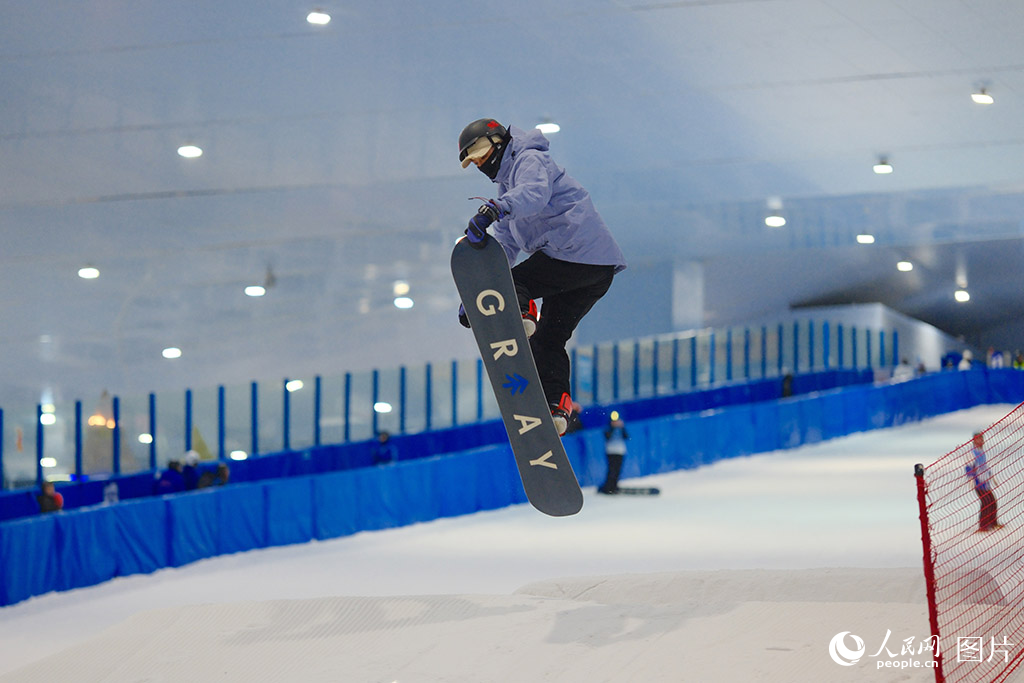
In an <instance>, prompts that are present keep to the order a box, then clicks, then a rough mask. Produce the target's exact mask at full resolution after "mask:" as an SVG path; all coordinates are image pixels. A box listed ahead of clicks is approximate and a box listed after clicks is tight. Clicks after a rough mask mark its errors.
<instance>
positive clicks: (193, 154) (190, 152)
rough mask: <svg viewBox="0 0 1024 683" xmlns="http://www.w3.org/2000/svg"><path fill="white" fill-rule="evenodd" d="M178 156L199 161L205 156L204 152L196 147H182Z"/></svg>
mask: <svg viewBox="0 0 1024 683" xmlns="http://www.w3.org/2000/svg"><path fill="white" fill-rule="evenodd" d="M178 156H180V157H184V158H185V159H198V158H199V157H201V156H203V150H202V148H201V147H196V146H195V145H182V146H181V147H179V148H178Z"/></svg>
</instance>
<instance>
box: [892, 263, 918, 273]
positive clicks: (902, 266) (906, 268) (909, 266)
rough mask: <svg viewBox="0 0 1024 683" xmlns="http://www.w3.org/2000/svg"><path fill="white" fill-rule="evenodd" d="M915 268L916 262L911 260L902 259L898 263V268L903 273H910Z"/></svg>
mask: <svg viewBox="0 0 1024 683" xmlns="http://www.w3.org/2000/svg"><path fill="white" fill-rule="evenodd" d="M913 269H914V264H913V263H911V262H910V261H900V262H899V263H897V264H896V270H898V271H900V272H902V273H909V272H910V271H912V270H913Z"/></svg>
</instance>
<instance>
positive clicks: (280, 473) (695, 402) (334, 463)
mask: <svg viewBox="0 0 1024 683" xmlns="http://www.w3.org/2000/svg"><path fill="white" fill-rule="evenodd" d="M872 379H873V372H872V371H870V370H830V371H827V372H817V373H809V374H804V375H796V376H795V377H793V378H792V384H791V391H792V392H793V393H794V394H803V393H808V392H811V391H820V390H823V389H831V388H834V387H837V386H845V385H848V384H857V383H864V382H871V381H872ZM782 390H783V387H782V383H781V382H780V381H779V379H778V378H771V379H761V380H753V381H750V382H743V383H735V384H729V385H723V386H718V387H714V388H710V389H705V390H699V391H692V392H688V393H684V394H674V395H670V396H656V397H651V398H643V399H636V400H634V401H633V402H632V405H633V406H634V410H641V411H642V412H643V414H644V415H646V416H647V417H655V416H659V415H669V414H674V413H687V412H699V411H703V410H710V409H714V408H721V407H723V406H727V405H736V404H741V403H750V402H756V401H768V400H773V399H777V398H779V397H780V396H781V395H782ZM604 420H605V412H604V411H603V409H602V408H601V406H595V407H591V408H590V409H588V410H585V411H584V412H583V413H582V414H581V421H582V423H583V425H584V426H598V425H599V424H603V422H604ZM506 438H507V437H506V435H505V428H504V426H503V425H502V423H501V421H500V420H497V419H495V420H489V421H484V422H477V423H475V424H469V425H465V426H458V427H448V428H447V429H439V430H434V431H429V432H420V433H418V434H406V435H399V436H396V437H394V439H393V440H392V443H393V444H394V446H395V448H396V450H397V452H398V457H399V458H400V459H402V460H411V459H415V458H421V457H426V456H429V455H433V454H437V453H454V452H457V451H464V450H467V449H470V448H476V447H479V446H485V445H489V444H495V443H503V442H504V441H505V439H506ZM374 444H375V442H371V441H360V442H350V443H341V444H331V445H324V446H313V447H310V448H306V449H302V450H298V451H283V452H278V453H270V454H265V455H262V456H260V457H258V458H249V459H246V460H243V461H238V462H235V463H232V467H231V470H232V475H231V478H232V480H233V481H236V482H238V481H259V480H263V479H274V478H281V477H294V476H300V475H307V474H319V473H324V472H334V471H339V470H348V469H355V468H359V467H367V466H369V465H370V464H372V455H373V453H372V450H373V446H374ZM216 464H217V463H216V462H214V463H204V464H201V465H200V471H201V472H200V473H202V472H203V471H208V470H212V469H214V468H215V467H216ZM153 475H154V472H151V471H144V472H141V473H135V474H122V475H111V476H109V477H105V478H102V479H94V480H86V481H75V482H68V483H58V485H57V490H58V491H59V492H60V493H61V495H63V496H64V508H65V509H66V510H70V509H74V508H77V507H83V506H86V505H94V504H96V503H99V502H100V501H102V500H103V491H104V487H105V486H106V485H107V484H109V483H111V482H114V483H115V484H116V485H117V487H118V494H119V498H120V499H122V500H124V499H133V498H142V497H147V496H151V495H153V494H154V479H153ZM36 493H37V489H35V488H32V489H18V490H14V491H3V492H0V520H5V519H13V518H16V517H27V516H30V515H34V514H37V513H38V511H39V508H38V506H37V504H36V500H35V494H36Z"/></svg>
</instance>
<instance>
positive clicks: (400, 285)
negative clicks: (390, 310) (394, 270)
mask: <svg viewBox="0 0 1024 683" xmlns="http://www.w3.org/2000/svg"><path fill="white" fill-rule="evenodd" d="M391 291H392V292H393V293H394V295H395V296H405V295H406V294H408V293H409V283H408V282H406V281H405V280H395V284H394V285H392V287H391Z"/></svg>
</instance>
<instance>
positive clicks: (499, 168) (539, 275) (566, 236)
mask: <svg viewBox="0 0 1024 683" xmlns="http://www.w3.org/2000/svg"><path fill="white" fill-rule="evenodd" d="M548 146H549V143H548V140H547V138H545V137H544V134H543V133H541V132H540V131H539V130H532V131H529V132H527V131H525V130H522V129H520V128H517V127H515V126H509V127H508V128H506V127H505V126H503V125H502V124H500V123H498V122H497V121H495V120H494V119H478V120H476V121H474V122H472V123H470V124H469V125H468V126H466V128H465V129H464V130H463V131H462V134H461V135H460V136H459V161H461V162H462V167H463V168H467V167H468V166H469V165H470V164H476V166H477V168H478V169H480V171H481V172H482V173H483V174H484V175H486V176H487V177H488V178H490V179H491V181H492V182H494V183H496V184H497V185H498V196H497V198H496V199H485V200H483V201H484V204H483V206H481V207H480V208H479V210H478V211H477V213H476V214H475V215H474V216H473V218H471V219H470V221H469V227H468V228H467V229H466V235H467V238H468V239H469V241H470V242H471V243H473V244H474V245H480V246H482V245H483V244H484V243H485V242H486V241H487V239H488V232H487V229H488V228H489V227H490V228H491V230H492V231H493V236H494V239H496V240H498V243H499V244H501V246H502V247H503V248H504V249H505V254H506V256H507V257H508V262H509V265H510V266H512V279H513V281H514V282H515V286H516V294H517V298H518V300H519V308H520V310H521V311H522V313H523V320H524V325H525V326H526V332H527V335H528V336H530V348H531V350H532V351H533V358H534V360H535V361H536V363H537V370H538V372H539V374H540V380H541V384H542V385H543V387H544V395H545V397H546V398H547V400H548V403H549V404H550V405H551V416H552V418H553V419H554V421H555V428H556V429H557V430H558V433H559V435H562V434H565V430H566V427H567V426H568V422H569V416H570V415H571V414H572V398H571V397H570V396H569V356H568V354H567V353H566V351H565V345H566V343H568V341H569V338H570V337H571V336H572V333H573V331H574V330H575V329H576V326H577V325H578V324H579V322H580V320H582V318H583V316H585V315H586V314H587V313H588V312H589V311H590V309H591V308H592V307H593V306H594V304H595V303H597V301H598V299H600V298H601V297H602V296H604V294H605V293H606V292H607V291H608V288H609V287H610V286H611V284H612V278H613V277H614V275H615V274H616V273H618V272H620V271H622V270H624V269H625V268H626V259H625V257H624V256H623V254H622V250H621V249H619V245H618V244H617V243H616V242H615V238H614V237H612V234H611V232H610V231H609V230H608V226H606V225H605V223H604V221H603V220H602V219H601V216H600V215H599V214H598V213H597V210H596V209H595V208H594V205H593V202H592V201H591V199H590V194H589V193H588V192H587V191H586V190H585V189H584V188H583V186H582V185H580V184H579V183H578V182H577V181H576V180H574V179H573V178H572V177H571V176H570V175H569V174H568V173H566V172H565V170H564V169H563V168H562V167H560V166H558V165H557V164H556V163H555V162H554V161H553V160H552V158H551V156H550V155H549V154H548ZM478 199H482V198H478ZM521 252H522V253H525V254H527V255H528V258H526V259H525V260H524V261H522V262H521V263H519V264H518V265H514V264H515V262H516V259H517V257H518V256H519V254H520V253H521ZM535 299H543V305H542V309H541V311H540V313H541V314H540V315H538V311H537V307H536V304H535V303H534V300H535ZM459 322H461V323H462V324H463V325H464V326H465V327H469V320H468V319H467V318H466V316H465V312H464V311H463V310H461V309H460V312H459Z"/></svg>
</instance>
